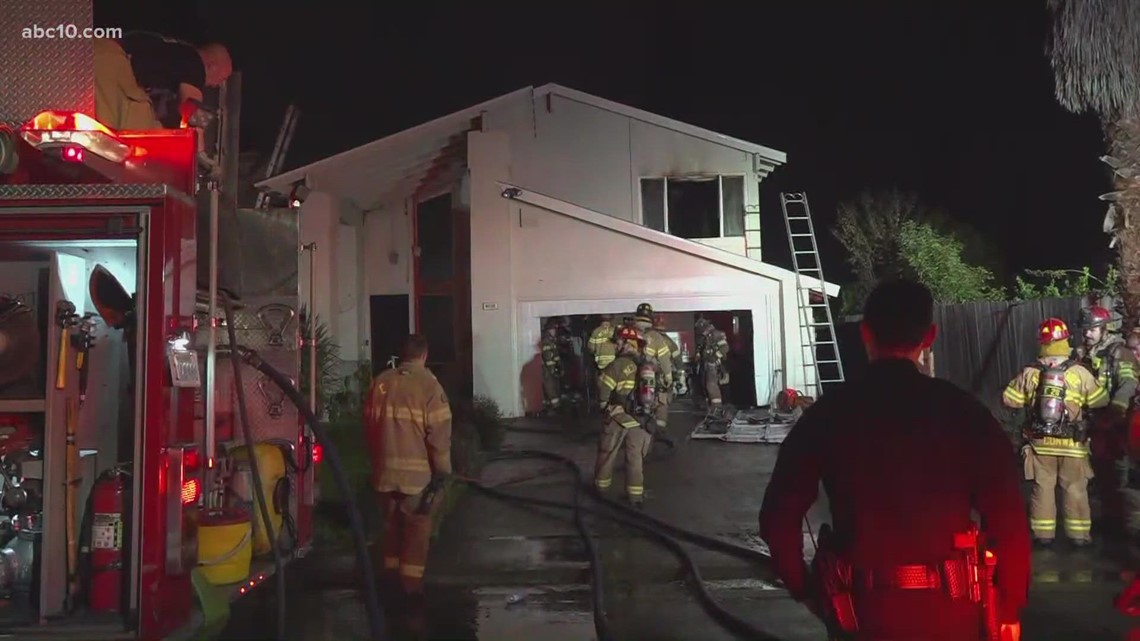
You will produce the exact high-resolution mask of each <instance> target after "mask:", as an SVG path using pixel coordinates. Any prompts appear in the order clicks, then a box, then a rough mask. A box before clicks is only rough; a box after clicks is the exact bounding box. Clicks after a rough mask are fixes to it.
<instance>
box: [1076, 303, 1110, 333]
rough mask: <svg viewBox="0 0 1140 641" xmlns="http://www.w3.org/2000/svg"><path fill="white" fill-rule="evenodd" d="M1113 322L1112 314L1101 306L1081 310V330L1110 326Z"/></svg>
mask: <svg viewBox="0 0 1140 641" xmlns="http://www.w3.org/2000/svg"><path fill="white" fill-rule="evenodd" d="M1111 320H1112V312H1110V311H1108V310H1107V309H1105V308H1103V307H1101V306H1100V305H1093V306H1092V307H1089V308H1086V309H1082V310H1081V329H1092V328H1094V327H1104V326H1105V325H1108V322H1109V321H1111Z"/></svg>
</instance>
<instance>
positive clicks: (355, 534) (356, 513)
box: [235, 346, 384, 641]
mask: <svg viewBox="0 0 1140 641" xmlns="http://www.w3.org/2000/svg"><path fill="white" fill-rule="evenodd" d="M236 349H237V353H238V356H239V358H240V359H241V361H242V362H244V363H246V364H247V365H249V366H250V367H253V368H254V369H256V370H257V371H259V372H261V373H262V374H264V375H265V376H266V377H267V378H269V380H270V381H272V382H273V384H274V385H276V386H277V387H278V388H280V389H281V391H282V392H284V393H285V395H286V396H287V397H288V398H289V400H290V401H291V402H292V403H293V405H295V406H296V407H297V411H298V412H299V413H300V414H301V417H302V418H304V419H305V422H306V423H308V425H309V427H310V428H311V429H312V430H313V434H315V435H316V437H317V440H318V441H320V443H321V446H322V447H323V448H324V456H325V458H326V459H327V460H328V464H329V468H330V469H331V470H332V475H333V481H334V482H336V485H337V488H339V489H340V493H341V495H342V496H344V497H345V502H346V504H347V508H348V522H349V527H350V529H351V530H352V542H353V544H354V546H355V547H356V559H357V562H358V563H360V574H361V580H362V582H363V583H364V585H363V588H364V609H365V610H366V611H367V612H368V623H369V627H370V628H371V630H372V639H373V641H383V639H384V614H383V611H382V610H381V609H380V592H379V591H378V590H377V588H376V576H375V575H374V574H373V570H372V561H371V560H370V559H371V557H370V556H369V554H368V541H367V539H366V537H365V535H364V519H363V518H362V517H361V515H360V508H359V506H357V504H356V494H355V492H354V491H353V490H352V486H351V485H350V484H349V482H348V477H347V476H346V475H345V473H344V466H343V465H342V463H341V460H340V453H339V452H338V451H337V449H336V445H335V444H334V443H333V442H332V439H331V438H330V437H329V433H328V431H327V430H325V428H324V426H323V425H322V424H321V422H320V420H318V419H317V417H316V415H314V414H313V411H312V410H311V409H310V408H309V405H308V402H307V401H306V400H305V398H304V397H303V396H301V392H300V391H298V390H297V388H296V387H294V386H293V382H292V381H291V380H289V377H287V376H285V375H284V374H282V373H281V372H280V371H279V370H277V369H276V368H274V367H273V366H272V365H270V364H269V363H266V362H265V361H264V360H262V359H261V356H260V355H258V353H257V352H255V351H253V350H251V349H247V348H244V347H240V346H238V347H237V348H236ZM235 360H236V359H235ZM238 389H241V388H240V387H239V388H238Z"/></svg>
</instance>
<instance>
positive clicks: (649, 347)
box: [633, 303, 673, 433]
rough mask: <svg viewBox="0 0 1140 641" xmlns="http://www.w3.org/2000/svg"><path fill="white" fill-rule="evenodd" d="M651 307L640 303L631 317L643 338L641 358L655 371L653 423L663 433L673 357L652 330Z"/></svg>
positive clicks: (671, 380) (663, 340) (671, 384)
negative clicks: (656, 396) (655, 402)
mask: <svg viewBox="0 0 1140 641" xmlns="http://www.w3.org/2000/svg"><path fill="white" fill-rule="evenodd" d="M653 317H654V313H653V306H652V305H650V304H649V303H642V304H640V305H638V306H637V311H636V312H634V315H633V324H634V326H635V327H636V328H637V330H638V331H639V332H641V335H642V336H643V337H644V338H645V346H644V347H643V348H642V356H644V357H645V360H646V361H647V362H649V363H650V364H652V365H653V366H654V367H656V369H657V391H658V400H657V410H656V413H655V416H654V418H655V422H656V423H657V430H658V431H660V432H662V433H663V432H664V431H665V428H666V427H668V425H669V403H668V398H667V397H666V396H665V395H666V394H667V393H668V391H669V390H670V389H672V388H673V355H672V353H671V350H670V348H669V342H668V341H667V340H666V339H665V335H664V334H662V333H661V332H659V331H657V330H655V329H653Z"/></svg>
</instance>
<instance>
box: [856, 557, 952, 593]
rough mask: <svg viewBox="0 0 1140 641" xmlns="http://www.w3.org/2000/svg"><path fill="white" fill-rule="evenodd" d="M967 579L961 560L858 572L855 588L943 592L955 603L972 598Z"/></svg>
mask: <svg viewBox="0 0 1140 641" xmlns="http://www.w3.org/2000/svg"><path fill="white" fill-rule="evenodd" d="M968 578H969V577H968V576H967V574H966V564H965V562H963V561H959V560H947V561H943V562H942V563H940V564H937V565H934V564H929V565H928V564H914V565H897V566H895V567H893V568H887V569H880V570H856V571H855V585H856V586H860V587H863V588H865V589H868V590H941V591H943V592H945V593H947V594H948V595H950V597H951V598H955V599H957V598H963V597H968V596H969V594H968V589H969V587H968V586H969V581H968Z"/></svg>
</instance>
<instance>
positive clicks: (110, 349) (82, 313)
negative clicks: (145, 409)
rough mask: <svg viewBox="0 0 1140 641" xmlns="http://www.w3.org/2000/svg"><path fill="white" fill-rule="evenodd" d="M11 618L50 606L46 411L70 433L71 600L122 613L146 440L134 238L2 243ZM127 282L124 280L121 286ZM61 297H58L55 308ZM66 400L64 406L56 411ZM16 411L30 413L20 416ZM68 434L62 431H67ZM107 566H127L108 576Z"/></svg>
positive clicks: (3, 497)
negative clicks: (139, 411) (139, 434)
mask: <svg viewBox="0 0 1140 641" xmlns="http://www.w3.org/2000/svg"><path fill="white" fill-rule="evenodd" d="M0 257H3V258H2V259H0V599H2V601H0V625H13V624H20V623H30V622H31V621H32V620H34V618H35V614H36V612H37V611H38V610H39V608H40V602H39V601H40V591H39V583H40V577H39V576H38V573H39V567H40V564H39V562H38V561H39V557H40V555H42V554H45V553H46V552H45V551H44V550H43V549H42V540H43V527H42V524H43V514H44V509H45V504H44V478H45V466H49V465H58V464H59V463H57V462H55V461H49V460H45V457H44V450H45V443H44V439H45V435H46V434H48V433H49V432H48V431H47V430H45V428H47V427H49V426H47V425H45V417H49V416H50V417H51V418H50V420H51V421H53V422H55V423H58V424H59V425H58V426H51V427H58V429H60V430H65V431H66V434H67V441H66V442H67V451H66V461H64V462H63V465H64V466H65V467H66V468H67V472H66V476H65V477H64V478H65V479H70V482H68V483H67V484H66V486H65V490H64V492H63V493H62V496H61V495H60V494H61V493H59V492H56V493H54V494H49V495H50V496H52V497H53V500H62V501H65V502H66V506H65V510H66V512H67V514H68V516H67V523H66V527H67V534H66V536H67V542H68V549H67V567H68V577H67V584H68V590H67V592H68V594H66V595H61V598H62V599H64V600H65V602H66V607H67V608H69V609H71V610H76V609H84V610H87V611H92V612H108V613H113V612H119V611H121V609H122V608H121V606H122V604H123V602H124V600H125V598H126V595H125V593H124V590H125V589H126V582H124V581H123V580H122V577H123V576H124V572H126V571H127V569H126V568H129V567H130V559H128V558H120V557H121V555H123V554H125V551H126V548H127V546H125V545H123V541H124V540H129V538H128V537H129V534H128V533H129V529H130V523H129V519H130V514H131V509H130V506H131V500H130V493H131V473H132V459H133V456H134V447H133V443H134V440H135V420H134V406H135V403H134V400H133V399H134V395H133V389H132V388H133V383H134V381H133V378H134V374H135V367H134V365H133V356H134V354H133V352H134V349H133V341H134V335H133V332H132V329H133V324H132V317H131V314H130V312H129V310H130V308H131V306H132V301H131V297H132V295H133V294H134V293H135V291H136V269H137V261H138V254H137V248H136V247H135V243H134V242H133V241H124V240H115V241H104V242H102V243H101V242H99V241H90V242H84V243H82V244H76V245H75V246H72V245H69V243H67V242H62V241H60V242H56V243H50V242H45V243H38V244H37V243H35V242H15V241H6V242H0ZM120 283H121V284H122V285H121V286H120V285H119V284H120ZM52 301H59V302H56V303H54V304H53V302H52ZM49 404H55V406H56V407H58V408H62V410H63V411H57V412H52V413H47V412H46V411H45V410H46V407H47V405H49ZM10 410H20V411H18V412H16V411H10ZM56 433H58V432H56ZM108 562H109V563H110V564H111V565H115V564H116V563H117V562H118V563H122V567H123V568H124V569H122V570H115V571H113V572H109V571H107V570H108V567H107V565H108Z"/></svg>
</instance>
